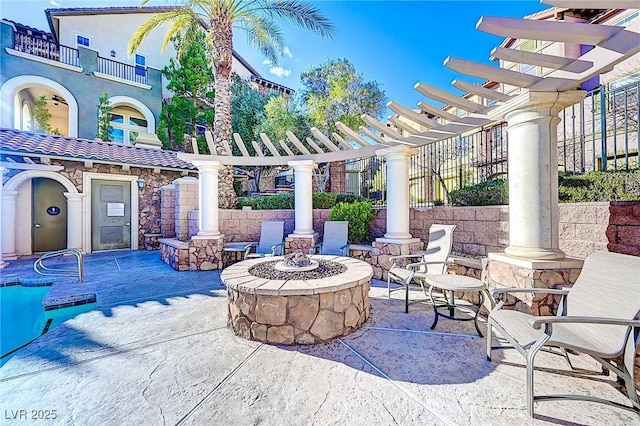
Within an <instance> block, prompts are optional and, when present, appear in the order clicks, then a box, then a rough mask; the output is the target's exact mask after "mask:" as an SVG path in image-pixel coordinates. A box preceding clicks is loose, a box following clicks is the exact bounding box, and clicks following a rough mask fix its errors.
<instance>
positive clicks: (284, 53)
mask: <svg viewBox="0 0 640 426" xmlns="http://www.w3.org/2000/svg"><path fill="white" fill-rule="evenodd" d="M282 54H283V55H286V56H288V57H290V58H292V57H293V53H291V50H289V48H288V47H287V46H285V47H284V49H282Z"/></svg>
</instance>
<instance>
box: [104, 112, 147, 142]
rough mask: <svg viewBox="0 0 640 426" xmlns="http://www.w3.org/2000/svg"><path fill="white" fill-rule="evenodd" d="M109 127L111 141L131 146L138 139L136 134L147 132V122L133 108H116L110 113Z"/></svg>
mask: <svg viewBox="0 0 640 426" xmlns="http://www.w3.org/2000/svg"><path fill="white" fill-rule="evenodd" d="M111 127H112V129H111V132H110V133H109V139H111V141H113V142H119V143H124V144H126V145H131V144H132V143H133V141H135V140H136V138H137V137H138V132H146V131H147V120H146V119H145V118H144V115H142V113H141V112H139V111H138V110H136V109H134V108H131V107H128V106H117V107H115V108H113V110H112V111H111Z"/></svg>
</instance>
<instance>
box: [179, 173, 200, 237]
mask: <svg viewBox="0 0 640 426" xmlns="http://www.w3.org/2000/svg"><path fill="white" fill-rule="evenodd" d="M173 183H174V185H175V187H176V193H175V213H174V214H175V216H174V217H175V222H174V223H175V234H176V238H177V239H179V240H180V241H187V239H189V237H190V235H189V212H190V211H191V210H197V209H198V202H199V199H198V180H197V179H195V178H180V179H176V180H175V181H174V182H173Z"/></svg>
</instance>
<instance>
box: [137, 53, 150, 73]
mask: <svg viewBox="0 0 640 426" xmlns="http://www.w3.org/2000/svg"><path fill="white" fill-rule="evenodd" d="M146 68H147V58H146V57H145V56H142V55H138V54H137V53H136V75H141V76H145V75H147V69H146Z"/></svg>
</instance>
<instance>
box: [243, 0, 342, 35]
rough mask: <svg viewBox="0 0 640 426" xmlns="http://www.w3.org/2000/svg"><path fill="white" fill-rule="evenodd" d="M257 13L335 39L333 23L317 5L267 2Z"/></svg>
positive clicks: (292, 0)
mask: <svg viewBox="0 0 640 426" xmlns="http://www.w3.org/2000/svg"><path fill="white" fill-rule="evenodd" d="M253 10H255V11H256V12H264V13H266V14H267V15H268V16H270V17H272V18H275V17H277V18H280V19H284V20H287V21H289V22H291V23H293V24H295V25H297V26H299V27H302V28H305V29H308V30H310V31H313V32H314V33H316V34H318V35H319V36H321V37H325V38H333V34H334V32H335V28H334V26H333V24H332V23H331V21H329V19H328V18H327V17H326V16H324V15H323V14H322V12H321V11H320V9H318V8H317V7H316V6H315V5H313V4H311V3H308V2H304V1H299V0H265V1H263V2H261V5H260V6H258V7H256V8H255V9H253Z"/></svg>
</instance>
